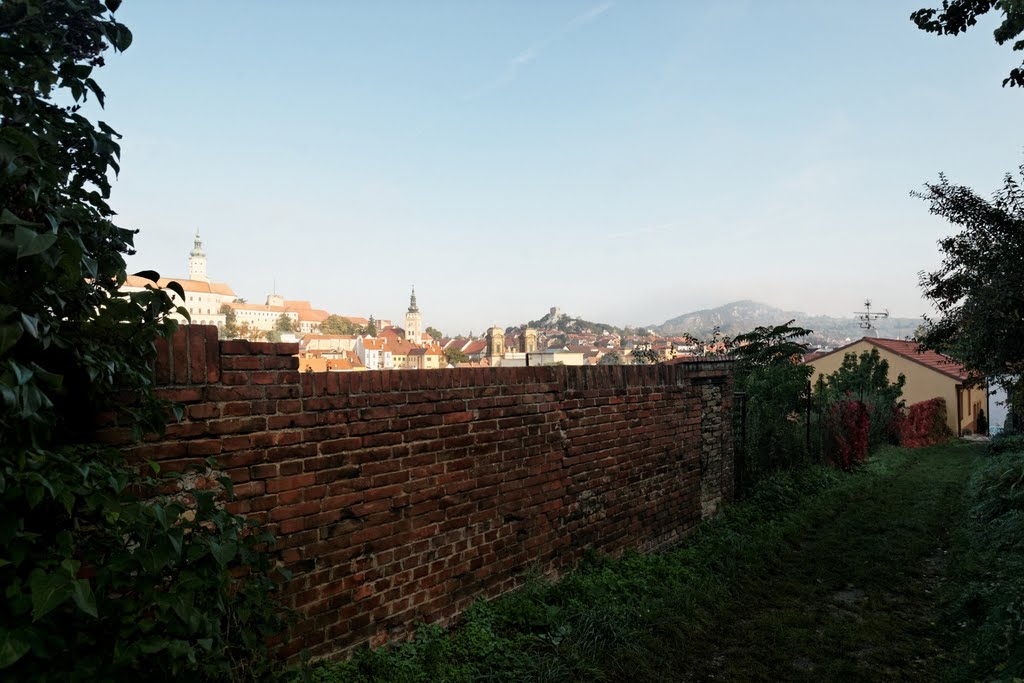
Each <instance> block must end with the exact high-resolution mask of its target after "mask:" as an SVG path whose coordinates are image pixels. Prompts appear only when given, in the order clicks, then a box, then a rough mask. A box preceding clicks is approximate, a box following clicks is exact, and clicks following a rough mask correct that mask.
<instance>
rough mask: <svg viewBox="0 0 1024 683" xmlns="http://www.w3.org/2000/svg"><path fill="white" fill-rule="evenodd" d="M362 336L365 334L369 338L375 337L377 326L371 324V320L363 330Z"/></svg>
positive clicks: (371, 319)
mask: <svg viewBox="0 0 1024 683" xmlns="http://www.w3.org/2000/svg"><path fill="white" fill-rule="evenodd" d="M363 334H367V335H369V336H371V337H376V336H377V326H376V325H374V324H373V318H370V322H368V323H367V324H366V327H364V328H363Z"/></svg>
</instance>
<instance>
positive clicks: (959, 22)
mask: <svg viewBox="0 0 1024 683" xmlns="http://www.w3.org/2000/svg"><path fill="white" fill-rule="evenodd" d="M993 9H994V10H996V11H1000V12H1002V13H1003V15H1004V16H1003V21H1002V23H1001V24H999V27H998V28H997V29H996V30H995V32H994V33H993V37H994V38H995V39H996V42H997V43H999V44H1000V45H1003V44H1004V43H1007V42H1011V41H1012V45H1013V49H1014V50H1024V39H1022V40H1015V39H1016V38H1018V37H1019V36H1020V35H1021V34H1022V33H1024V6H1022V5H1021V3H1020V0H943V2H942V9H941V10H936V9H919V10H917V11H916V12H914V13H913V14H911V15H910V20H911V21H913V22H914V23H915V24H917V27H918V28H919V29H921V30H923V31H927V32H929V33H937V34H939V35H949V36H955V35H959V34H960V33H963V32H964V31H966V30H967V29H969V28H970V27H972V26H974V25H975V24H977V23H978V17H980V16H982V15H983V14H986V13H987V12H989V11H991V10H993ZM1007 85H1010V86H1011V87H1012V86H1020V87H1024V66H1022V67H1017V68H1016V69H1011V70H1010V75H1009V76H1007V77H1006V78H1005V79H1003V87H1006V86H1007Z"/></svg>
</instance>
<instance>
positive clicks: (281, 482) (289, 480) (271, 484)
mask: <svg viewBox="0 0 1024 683" xmlns="http://www.w3.org/2000/svg"><path fill="white" fill-rule="evenodd" d="M315 483H316V475H315V474H313V473H309V474H300V475H296V476H294V477H281V478H279V479H271V480H269V481H267V493H277V492H278V491H288V490H290V489H298V488H302V487H303V486H311V485H313V484H315Z"/></svg>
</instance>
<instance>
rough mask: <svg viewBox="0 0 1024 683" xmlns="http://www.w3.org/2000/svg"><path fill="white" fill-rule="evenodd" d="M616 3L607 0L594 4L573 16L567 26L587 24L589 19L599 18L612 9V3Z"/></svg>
mask: <svg viewBox="0 0 1024 683" xmlns="http://www.w3.org/2000/svg"><path fill="white" fill-rule="evenodd" d="M614 4H615V3H614V2H612V1H611V0H607V1H606V2H602V3H600V4H597V5H594V6H593V7H591V8H590V9H588V10H587V11H586V12H584V13H582V14H580V15H578V16H575V17H573V18H572V20H571V21H570V22H569V23H568V24H566V28H567V29H568V28H573V27H576V26H579V25H581V24H585V23H587V22H588V21H593V20H594V19H597V18H598V17H599V16H601V15H602V14H604V13H605V12H607V11H608V10H610V9H611V8H612V5H614Z"/></svg>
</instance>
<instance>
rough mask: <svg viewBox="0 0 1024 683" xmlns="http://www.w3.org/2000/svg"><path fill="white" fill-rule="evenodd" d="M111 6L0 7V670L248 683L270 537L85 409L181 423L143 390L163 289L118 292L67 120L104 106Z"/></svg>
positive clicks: (104, 155) (257, 651)
mask: <svg viewBox="0 0 1024 683" xmlns="http://www.w3.org/2000/svg"><path fill="white" fill-rule="evenodd" d="M119 4H120V2H119V0H106V2H101V1H100V0H4V2H2V3H0V272H2V273H3V277H2V278H0V548H2V549H3V557H2V559H0V585H2V586H3V587H4V591H3V594H2V596H0V678H2V679H4V680H24V681H28V680H139V679H143V678H154V677H157V676H159V677H161V678H164V679H169V680H174V679H179V680H180V679H182V678H194V679H215V680H216V679H220V680H224V679H227V678H231V677H233V676H234V675H235V672H236V671H237V667H238V666H244V667H245V668H246V671H247V672H249V673H251V674H252V675H253V676H256V675H258V674H259V669H258V667H257V666H256V665H257V664H258V663H259V662H260V661H265V657H264V655H265V650H266V648H265V641H264V636H265V635H268V634H269V633H272V632H274V631H275V630H276V628H277V624H278V622H277V619H276V617H275V616H274V614H273V612H274V609H275V608H274V607H272V605H273V602H272V601H270V602H268V597H269V596H268V593H269V590H270V587H271V586H272V585H273V583H272V581H271V580H270V578H269V571H270V564H269V561H268V558H267V556H266V555H264V554H262V553H261V552H259V551H258V548H259V547H260V546H261V545H264V544H269V543H270V542H272V540H273V539H271V538H270V537H269V536H268V535H267V534H265V533H252V532H253V531H254V529H252V528H250V527H251V526H252V525H251V524H250V523H248V522H246V520H245V519H243V518H240V517H237V516H235V515H231V514H229V513H228V512H226V511H225V510H223V509H221V508H220V507H218V506H217V505H216V503H215V500H214V493H213V491H211V490H205V491H200V490H193V491H191V492H186V493H185V494H184V495H183V496H182V499H180V500H179V499H171V498H168V497H167V496H164V495H161V494H160V492H161V491H163V490H166V489H167V488H168V487H170V486H173V485H175V484H180V483H182V480H181V479H180V477H179V478H177V479H175V478H174V477H172V476H170V475H166V474H164V475H160V474H159V472H158V471H157V468H156V466H155V465H153V466H152V467H143V466H141V465H142V464H141V463H138V462H128V461H126V459H125V457H124V454H123V453H121V452H120V451H117V450H114V449H111V448H107V447H104V446H102V445H100V444H97V443H95V441H94V439H93V432H94V425H95V424H96V417H97V413H98V412H100V411H103V412H109V413H111V414H113V415H116V419H117V423H118V425H120V426H128V425H131V426H132V427H133V428H134V431H135V433H136V434H137V435H139V436H141V434H142V433H143V432H148V431H155V432H159V431H161V430H162V429H163V427H164V423H165V421H166V419H167V416H168V414H175V413H176V414H177V415H179V416H180V415H181V407H180V406H177V407H174V406H170V405H169V404H167V403H166V402H164V401H161V400H159V398H158V397H157V396H156V395H155V392H154V391H153V374H152V361H153V356H154V342H155V341H156V340H157V339H158V338H159V337H160V336H161V335H168V334H169V333H171V332H172V331H173V330H174V328H175V327H176V324H175V322H174V321H173V320H172V319H170V317H169V316H170V314H172V313H173V312H175V307H174V305H173V303H172V301H171V299H170V297H169V296H168V295H167V293H166V292H165V291H162V290H160V289H159V288H158V287H157V286H156V282H157V280H158V278H159V276H158V274H157V273H154V272H152V271H144V272H142V273H138V274H137V275H140V276H141V277H144V278H147V279H149V280H150V281H152V282H153V285H151V286H148V287H147V288H146V289H145V290H144V291H141V292H133V293H130V294H122V293H120V292H119V287H120V286H121V285H123V284H124V282H125V281H126V278H127V272H126V264H125V260H124V257H125V255H128V254H132V253H134V248H133V239H134V235H135V233H136V231H135V230H130V229H126V228H122V227H119V226H117V225H116V224H115V223H114V222H113V219H114V216H115V214H114V211H113V210H112V209H111V207H110V206H109V204H108V203H107V202H108V200H109V196H110V190H111V185H110V179H111V177H112V176H113V175H115V174H117V173H119V171H120V167H119V154H120V148H119V146H118V143H117V140H118V138H119V136H118V134H117V133H116V132H115V131H114V129H113V128H111V127H110V126H109V125H107V124H106V123H104V122H98V123H97V124H95V125H94V124H93V123H92V122H91V121H90V120H88V119H87V118H85V116H83V115H82V113H81V105H82V104H83V103H84V102H85V101H86V100H87V99H88V98H93V99H95V101H96V102H97V104H99V105H100V106H101V107H102V106H103V104H104V98H105V93H104V92H103V90H102V89H101V88H100V86H99V84H98V83H97V82H96V81H95V80H94V75H95V72H96V70H97V69H98V68H99V67H101V66H103V64H104V52H105V51H106V50H107V49H108V48H111V47H112V48H113V49H114V50H115V51H122V50H125V49H126V48H127V47H128V46H129V45H130V44H131V41H132V35H131V32H130V31H129V30H128V29H127V28H126V27H125V26H124V25H122V24H120V23H119V22H118V21H116V19H115V18H114V16H113V12H114V10H116V9H117V6H118V5H119ZM111 171H112V172H113V173H111ZM168 288H170V289H172V290H173V291H175V292H176V293H177V294H178V295H179V296H180V297H181V298H182V299H184V291H183V290H182V289H181V287H180V285H177V284H176V283H172V284H171V285H168ZM177 312H178V313H180V314H182V315H183V316H185V317H186V319H187V317H188V313H187V311H185V310H184V309H183V308H179V309H177ZM126 397H133V398H132V399H131V400H128V399H126ZM172 411H173V412H172ZM149 473H152V474H149ZM224 483H225V482H224V481H223V480H221V481H220V485H224ZM228 483H230V482H228ZM185 498H189V500H188V501H186V500H185ZM186 512H187V513H188V514H186ZM228 549H230V552H226V551H227V550H228ZM60 653H67V654H66V656H59V655H60Z"/></svg>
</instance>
